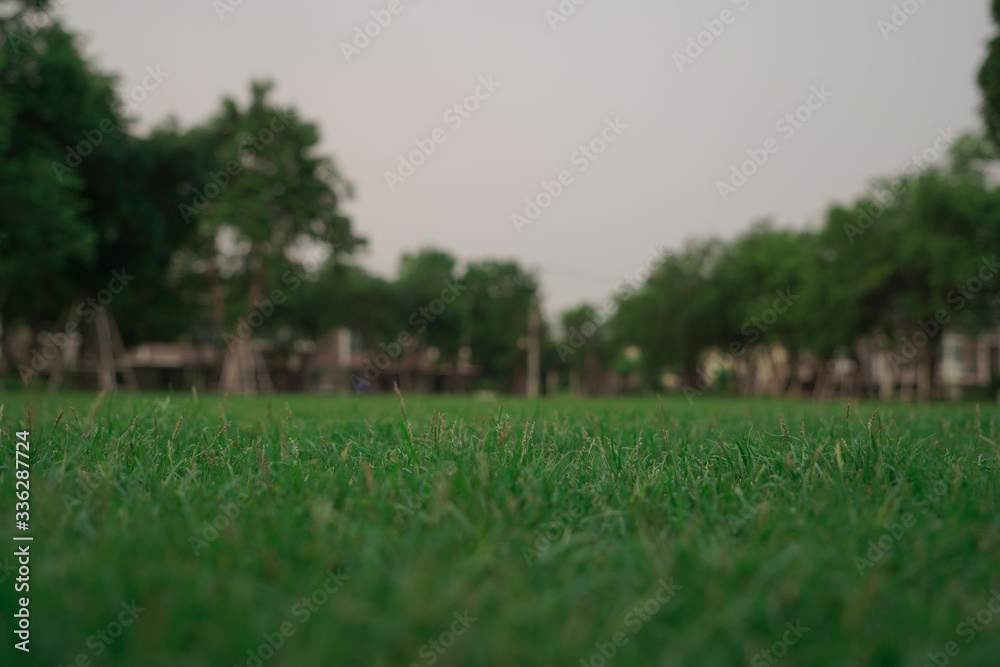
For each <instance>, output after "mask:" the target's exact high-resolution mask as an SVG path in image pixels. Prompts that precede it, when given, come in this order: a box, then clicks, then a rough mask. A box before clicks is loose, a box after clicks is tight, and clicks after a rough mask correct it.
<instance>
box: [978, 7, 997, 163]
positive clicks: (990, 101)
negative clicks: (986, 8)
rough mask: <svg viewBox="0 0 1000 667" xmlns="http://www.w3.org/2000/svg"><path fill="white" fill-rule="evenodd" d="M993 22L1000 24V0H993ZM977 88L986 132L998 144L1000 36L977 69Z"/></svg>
mask: <svg viewBox="0 0 1000 667" xmlns="http://www.w3.org/2000/svg"><path fill="white" fill-rule="evenodd" d="M992 13H993V21H994V23H997V24H1000V0H993V3H992ZM979 88H980V89H981V90H982V92H983V104H982V107H981V112H982V114H983V119H984V120H985V121H986V134H987V136H988V137H989V138H990V139H991V140H992V141H993V143H994V144H996V145H997V146H1000V36H997V37H994V38H993V40H992V41H991V42H990V43H989V47H988V52H987V55H986V61H985V62H983V65H982V67H981V68H980V70H979Z"/></svg>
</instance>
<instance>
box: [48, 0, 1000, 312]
mask: <svg viewBox="0 0 1000 667" xmlns="http://www.w3.org/2000/svg"><path fill="white" fill-rule="evenodd" d="M575 2H580V0H575ZM237 3H239V4H237ZM894 4H896V3H894V2H887V1H882V0H875V1H873V0H838V1H837V2H801V0H796V1H793V0H708V1H706V0H699V1H698V2H695V1H693V0H690V1H680V2H678V1H671V2H665V1H663V0H585V1H584V2H583V4H582V5H581V6H576V5H575V3H574V0H565V1H563V2H560V0H503V1H500V0H491V1H489V2H488V1H486V0H398V4H397V3H396V2H395V1H394V2H390V0H358V1H354V2H320V1H319V0H282V1H281V2H278V1H276V0H272V1H270V2H268V1H265V0H242V1H240V0H216V2H214V3H213V2H211V1H210V0H174V1H173V2H169V3H166V2H153V1H152V0H128V1H127V2H126V1H125V0H86V1H85V0H68V2H67V4H65V6H64V7H63V8H62V9H61V10H59V14H60V15H61V16H62V17H63V18H64V19H65V21H66V22H67V23H68V25H69V26H70V28H71V29H73V30H75V31H76V32H79V33H82V34H84V35H85V36H86V37H87V40H86V42H85V49H86V51H87V53H88V54H90V56H91V57H92V58H93V59H94V61H95V62H96V64H98V66H100V67H101V68H102V69H105V70H109V71H113V72H116V73H118V74H119V75H120V76H121V89H122V91H123V92H125V91H127V90H128V89H130V88H131V87H133V86H135V85H137V84H139V83H140V82H141V81H142V79H143V76H145V74H146V72H145V70H146V68H147V66H151V67H154V68H155V67H156V66H160V68H161V72H166V73H168V76H166V78H164V79H163V81H162V83H160V84H159V86H158V87H157V88H156V89H155V90H153V91H152V92H150V93H149V94H148V96H147V97H146V99H145V100H143V101H142V102H141V103H140V104H138V105H137V108H136V110H135V115H136V117H137V119H138V120H139V127H140V128H142V129H145V128H148V127H150V126H151V125H153V124H155V123H158V122H160V121H162V120H163V119H164V118H165V117H166V116H167V115H170V114H172V115H175V116H177V117H178V118H179V119H180V120H181V122H182V124H184V125H190V124H193V123H198V122H201V121H203V120H205V119H206V118H207V117H208V116H209V115H211V114H212V113H213V112H214V111H215V110H216V109H217V108H218V106H219V101H220V99H221V97H222V96H223V95H230V96H234V97H236V98H238V99H240V100H245V99H246V98H247V97H248V95H247V90H248V82H249V81H250V80H251V79H252V78H271V79H273V80H274V81H275V82H276V83H277V88H276V90H275V99H276V100H277V101H279V102H281V103H282V104H290V105H294V106H295V107H296V108H297V109H299V111H300V112H301V115H302V116H303V117H304V118H307V119H310V120H314V121H315V122H317V123H318V124H319V126H320V129H321V131H322V135H323V150H324V152H326V153H327V154H329V155H332V156H333V157H334V158H335V160H336V161H337V163H338V165H339V167H340V169H341V171H342V172H343V173H344V174H345V175H346V176H347V177H348V178H349V180H351V181H352V182H353V183H354V184H355V185H356V187H357V197H356V199H355V201H353V202H351V204H350V205H349V207H348V210H349V212H350V214H351V216H352V219H353V221H354V225H355V228H356V230H357V232H358V233H360V234H361V235H363V236H366V237H367V238H368V239H369V243H370V249H369V250H368V251H367V252H366V254H365V255H364V256H363V257H362V259H361V261H362V263H363V264H364V265H366V266H367V267H369V268H370V269H371V270H373V271H375V272H378V273H380V274H384V275H387V276H389V275H393V274H394V273H395V268H396V266H397V261H398V259H399V256H400V254H401V253H403V252H406V251H413V250H416V249H417V248H419V247H422V246H431V245H433V246H437V247H440V248H444V249H446V250H448V251H450V252H452V253H453V254H455V255H456V256H458V257H459V258H460V259H462V260H470V259H481V258H487V257H498V258H504V257H514V258H517V259H518V260H519V261H520V262H521V263H522V264H523V265H525V266H528V267H531V268H535V269H537V270H538V271H539V272H540V274H541V277H542V284H543V289H544V294H545V299H546V310H547V311H548V312H550V313H553V312H557V311H558V310H561V309H564V308H566V307H569V306H572V305H575V304H577V303H579V302H581V301H584V300H590V301H592V302H597V301H599V300H603V298H604V297H606V296H607V295H608V294H609V293H610V292H611V291H612V288H613V286H614V284H615V282H616V281H617V280H619V279H620V278H621V276H622V275H624V274H631V273H632V272H633V271H634V270H635V269H636V268H637V267H639V266H640V265H642V264H643V263H644V262H645V261H646V258H647V257H648V256H649V249H650V248H651V247H654V248H661V247H666V248H679V247H681V246H682V245H683V243H684V242H685V240H687V239H689V238H693V237H705V236H709V235H721V236H724V237H731V236H732V235H734V234H736V233H738V232H739V231H740V230H743V229H745V228H746V227H747V226H748V225H749V224H750V223H751V222H752V221H753V220H755V219H758V218H761V217H765V216H769V217H773V218H774V219H776V220H777V221H778V222H779V223H781V224H787V225H795V226H806V225H816V224H818V223H819V222H820V221H821V220H822V216H823V212H824V210H825V209H826V207H827V206H828V205H829V204H830V203H831V202H833V201H849V200H851V199H852V198H854V197H855V196H857V195H858V194H860V193H861V192H862V191H863V190H864V188H865V187H866V184H867V183H869V182H870V181H871V179H873V178H875V177H879V176H889V175H892V174H894V173H897V172H898V171H899V170H900V169H901V167H902V165H903V163H904V162H906V161H907V160H908V159H909V158H910V157H911V156H912V155H914V154H915V153H919V152H922V151H924V150H925V149H927V148H929V147H931V146H932V145H933V144H934V141H935V139H936V138H937V137H938V131H939V130H940V129H946V128H949V127H950V128H953V129H954V130H955V131H963V130H972V129H976V128H977V127H979V125H980V122H979V118H978V114H977V108H978V105H979V91H978V89H977V87H976V84H975V76H976V72H977V71H978V68H979V65H980V63H981V62H982V60H983V58H984V55H985V44H986V41H987V39H988V38H989V36H990V35H991V34H992V32H993V27H992V25H991V23H990V20H989V11H988V5H989V3H988V2H987V0H949V1H947V2H946V1H945V0H926V1H925V2H924V3H923V4H920V3H918V2H917V0H908V1H907V2H905V3H899V4H906V5H907V7H908V8H910V6H911V5H912V6H913V7H918V9H917V11H916V12H915V13H913V14H912V15H909V16H907V15H905V14H902V13H897V14H896V16H895V19H896V24H900V25H899V29H898V30H897V29H895V27H896V26H895V25H893V23H892V19H893V5H894ZM390 5H392V6H393V8H394V9H396V10H397V11H398V13H397V14H395V15H393V14H391V13H389V12H388V11H387V8H389V6H390ZM560 5H562V6H565V7H573V8H575V12H573V13H572V15H570V16H569V17H568V18H566V20H564V21H563V20H558V21H557V18H556V17H558V18H560V19H561V18H562V17H561V16H559V15H558V14H554V13H549V14H547V12H558V11H559V7H560ZM222 8H227V9H231V10H232V11H224V12H223V11H222ZM726 11H728V12H729V13H726V14H723V12H726ZM372 12H376V13H377V15H379V16H381V18H382V20H383V22H386V19H387V17H391V21H389V22H388V25H386V26H385V27H384V28H382V27H380V28H379V31H378V32H379V34H377V36H376V37H374V38H371V39H370V42H369V43H368V44H367V46H364V44H365V42H364V41H360V40H359V41H358V44H360V45H362V46H364V48H356V50H352V51H351V52H350V53H349V54H348V55H345V52H344V50H345V49H344V46H343V44H345V43H346V44H350V45H352V46H353V45H354V44H355V38H356V28H359V27H360V28H361V29H362V30H363V29H364V27H365V24H366V23H369V22H371V21H372V20H374V19H373V16H372ZM904 17H905V23H904V21H903V18H904ZM722 19H725V21H727V22H728V24H727V23H723V22H722ZM717 20H718V21H717ZM706 21H708V22H709V26H708V27H709V28H714V30H715V32H717V33H721V34H719V35H718V36H714V35H711V39H709V37H710V35H709V34H707V33H706V34H703V35H701V41H702V43H703V44H708V46H706V47H704V48H703V49H702V51H701V53H700V55H699V54H698V51H697V50H695V49H693V48H692V49H691V51H690V54H691V55H694V56H697V57H692V58H691V59H690V61H679V60H678V57H677V56H675V53H681V54H683V53H684V52H685V51H686V50H687V49H688V47H689V45H690V42H689V37H691V38H694V39H695V40H697V39H698V33H700V32H703V31H705V30H706V26H705V24H704V22H706ZM880 21H885V23H882V24H881V25H880V23H879V22H880ZM890 26H891V27H892V28H893V29H892V30H891V31H890V29H889V27H890ZM369 28H370V30H371V32H376V30H375V26H369ZM348 58H350V60H351V62H348ZM681 69H682V70H683V71H680V70H681ZM481 78H482V79H483V80H487V81H488V80H490V79H491V78H492V81H493V82H495V83H494V84H491V85H490V86H489V87H488V88H487V87H486V86H484V85H482V84H481V83H480V80H481ZM496 84H499V85H498V86H497V85H496ZM824 87H825V92H824V93H823V95H822V97H820V96H813V97H812V98H810V96H811V95H812V94H813V93H812V92H811V91H813V90H816V91H821V90H824ZM476 92H478V93H479V95H480V97H481V98H485V99H483V101H478V100H476V101H473V100H470V101H469V106H470V107H476V106H478V108H476V109H475V110H474V111H471V112H463V113H464V115H465V116H467V117H464V118H463V117H462V116H460V115H459V114H458V112H456V111H452V112H451V113H448V112H449V109H452V107H453V106H454V105H455V104H460V103H462V102H463V100H465V99H466V98H468V97H469V96H474V95H475V94H476ZM831 94H832V96H830V95H831ZM810 102H811V103H812V105H813V107H814V109H812V110H810V111H809V112H808V113H806V112H805V111H804V110H803V111H800V113H801V117H807V116H808V120H805V121H804V122H801V123H800V122H799V121H797V120H796V121H795V123H794V124H792V123H787V122H786V123H785V124H783V125H781V126H779V125H777V123H778V121H779V120H780V119H781V118H782V117H784V116H785V114H788V113H795V112H796V110H797V109H798V108H799V107H800V106H801V105H803V104H807V103H810ZM446 114H447V115H446ZM609 120H610V121H611V124H612V125H615V129H612V127H611V126H610V125H609V124H608V121H609ZM459 121H461V124H460V125H459ZM605 128H607V130H605ZM437 129H440V131H439V132H438V133H437V135H436V136H437V138H438V139H439V140H440V139H441V138H442V137H443V138H444V139H445V140H444V141H443V143H438V144H436V145H435V150H434V153H433V154H432V155H431V156H430V157H429V158H427V159H426V161H424V163H423V164H422V165H421V166H419V167H418V168H416V170H415V172H414V173H413V174H412V175H410V176H409V177H407V178H406V179H405V180H403V182H401V183H400V182H394V184H393V187H394V191H391V190H390V186H389V185H388V184H387V180H386V175H385V174H386V172H393V171H395V170H397V169H398V168H399V156H400V155H401V154H409V153H411V152H412V151H414V150H417V147H416V145H415V142H416V141H418V140H420V141H423V142H424V145H425V146H429V144H428V143H427V142H426V140H428V139H430V141H431V142H433V141H434V140H433V138H432V135H433V133H434V131H435V130H437ZM602 133H604V134H605V137H606V138H608V139H611V138H614V141H613V142H612V143H609V144H608V145H607V147H606V150H605V151H604V152H603V153H602V154H601V155H596V154H594V153H591V154H590V155H591V156H592V157H588V156H586V155H585V154H584V153H582V152H577V151H579V150H580V148H581V146H585V145H589V144H591V142H595V140H597V141H596V142H595V144H594V149H595V150H600V149H601V148H602V142H603V139H601V140H598V139H599V138H600V137H601V136H602ZM769 139H773V142H772V143H771V144H769V145H770V147H771V148H772V150H775V151H776V152H773V153H771V154H769V155H768V159H767V162H766V164H764V165H763V166H762V167H760V168H759V170H757V172H756V173H755V174H754V175H753V176H751V177H750V178H749V179H747V182H746V183H745V184H744V185H742V187H740V188H739V189H738V190H736V191H735V192H732V191H730V192H728V193H727V201H725V202H724V201H723V197H722V196H721V195H720V192H719V187H718V182H719V181H725V180H728V179H729V177H730V176H731V171H732V167H733V165H734V164H739V163H742V162H743V161H744V160H746V159H748V155H747V151H748V150H753V151H756V155H757V156H758V158H762V154H761V152H760V150H759V149H762V148H764V146H765V144H766V142H767V141H768V140H769ZM748 170H749V168H748ZM564 171H565V172H566V173H564V174H563V177H564V182H565V183H568V185H559V186H555V185H550V186H549V188H550V190H552V191H553V192H558V190H559V188H560V187H561V188H562V191H561V193H559V195H558V197H556V198H555V199H554V201H553V202H552V203H551V205H550V206H549V207H548V208H547V209H545V210H544V211H543V212H542V213H541V215H540V216H538V217H537V219H535V220H534V221H533V222H532V223H531V224H530V225H522V226H521V230H520V233H519V231H518V229H517V228H516V226H515V224H514V223H513V222H512V219H511V216H512V215H513V214H515V213H518V214H521V215H524V214H525V208H526V206H527V205H526V203H525V199H526V198H533V199H535V198H537V197H538V196H539V195H540V194H541V193H545V189H544V188H543V185H542V182H543V181H546V182H550V183H551V182H552V181H558V179H559V176H560V173H561V172H564ZM542 203H547V202H546V201H545V197H542Z"/></svg>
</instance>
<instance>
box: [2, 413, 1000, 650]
mask: <svg viewBox="0 0 1000 667" xmlns="http://www.w3.org/2000/svg"><path fill="white" fill-rule="evenodd" d="M0 403H3V404H4V406H3V417H2V422H0V428H2V429H3V431H4V434H3V435H0V442H2V443H3V450H2V452H3V454H2V456H0V512H2V514H0V541H2V543H3V544H5V545H11V546H4V547H3V548H2V549H0V566H2V565H3V564H4V558H5V557H7V555H8V554H12V553H13V551H14V546H12V545H14V544H15V543H14V542H13V541H12V540H11V538H12V536H13V535H14V534H16V533H17V531H15V530H14V528H13V522H14V516H13V513H14V508H13V504H14V493H15V491H14V475H13V467H14V454H13V450H14V445H13V441H14V440H16V436H15V432H16V431H19V430H21V429H23V428H24V426H25V424H26V419H30V432H31V443H32V444H31V463H32V472H31V500H30V503H31V530H30V533H31V534H32V535H33V536H34V538H35V540H34V542H32V545H31V552H32V559H31V591H30V595H31V606H30V611H31V619H32V626H31V627H32V639H31V649H32V650H31V653H30V654H27V655H26V654H23V653H21V652H17V651H13V650H12V649H10V648H9V647H10V644H11V643H12V641H11V639H12V638H13V635H12V625H11V620H12V615H13V613H14V611H15V608H16V607H15V605H16V599H17V597H19V596H20V595H21V594H15V593H14V590H13V576H16V575H13V574H12V575H7V576H5V575H3V574H2V572H0V578H3V579H5V581H3V583H0V612H2V618H0V626H2V629H3V635H4V640H3V643H2V646H3V649H2V651H0V664H5V665H6V664H12V665H38V666H43V665H44V666H45V667H50V666H54V665H69V664H73V661H74V660H75V659H76V658H77V656H78V655H80V654H83V655H84V658H83V659H82V660H86V661H87V662H88V663H89V664H93V665H129V666H151V667H157V666H160V665H163V666H164V667H165V666H167V665H170V666H192V667H194V666H202V665H203V666H205V667H209V666H211V667H228V666H230V665H247V664H248V661H249V664H250V665H251V667H252V666H253V665H256V664H258V663H257V662H256V661H254V660H252V659H250V656H249V655H248V650H256V649H258V647H260V646H261V645H262V644H264V643H265V639H264V635H268V634H272V635H273V633H279V634H280V632H281V628H282V624H283V623H284V624H286V625H285V628H286V630H289V629H290V630H293V631H294V634H290V636H289V637H288V638H287V639H284V640H283V642H282V644H283V645H282V646H281V648H280V649H279V650H278V651H276V652H275V654H274V655H273V657H271V658H270V659H268V660H265V661H263V664H266V665H275V666H277V665H289V666H292V665H294V666H304V667H309V666H312V665H317V666H320V665H322V666H326V665H359V666H366V667H367V666H371V667H378V666H382V665H386V666H388V665H392V666H394V667H406V666H407V665H411V664H416V665H430V664H432V663H431V657H433V658H434V662H433V664H435V665H445V666H447V665H477V666H479V665H511V666H521V665H546V666H548V665H567V666H568V667H569V666H573V665H580V664H581V662H580V661H581V660H583V661H584V663H583V664H593V665H595V667H599V666H600V665H601V664H603V662H602V660H603V658H602V657H600V658H593V656H594V655H595V654H596V655H597V656H600V653H598V651H599V646H600V645H603V646H604V648H605V650H607V651H609V652H610V647H612V646H613V647H614V650H615V656H614V657H613V658H611V659H610V660H607V661H606V662H607V664H609V665H622V666H625V665H657V666H659V665H699V666H700V665H706V666H714V665H753V666H754V667H756V666H757V665H770V664H772V662H771V661H769V660H766V659H765V658H763V657H762V656H761V655H760V653H759V652H760V651H762V650H764V649H766V648H768V647H771V646H772V645H774V644H775V642H780V641H781V640H782V636H783V633H785V632H786V630H787V626H786V623H792V624H793V625H794V624H795V623H796V622H798V623H801V626H802V627H804V628H808V631H807V632H805V634H803V635H802V636H801V639H798V640H797V642H796V643H795V644H794V645H792V646H790V647H788V648H787V653H786V654H784V655H783V657H781V658H780V659H779V660H778V662H777V664H781V665H788V666H792V665H914V666H915V667H919V666H920V665H923V664H925V663H927V662H928V658H927V653H928V652H932V653H940V652H943V651H945V650H946V645H947V644H948V642H956V646H955V648H957V649H958V650H959V651H960V652H959V654H958V655H957V656H956V657H952V658H948V659H949V664H952V665H964V666H968V667H973V666H978V665H984V666H985V665H996V664H998V660H1000V659H998V658H997V656H998V655H1000V614H998V615H997V617H996V618H993V619H992V620H991V622H989V623H987V624H986V625H984V626H979V627H981V628H982V630H981V631H971V630H969V631H963V630H962V629H961V628H960V627H959V624H960V623H963V621H964V620H965V619H966V617H967V616H970V615H972V616H975V614H976V613H977V612H978V611H980V610H982V609H985V608H987V607H986V606H987V603H988V602H989V600H990V597H991V590H992V589H994V588H996V589H998V590H1000V511H998V510H1000V506H998V505H1000V503H998V499H1000V488H998V483H997V482H998V469H1000V448H998V444H997V443H998V442H1000V411H998V410H997V408H996V407H994V406H989V407H985V406H984V407H983V408H982V409H981V411H977V409H976V408H975V407H974V406H966V405H932V406H923V405H907V404H889V405H883V406H882V407H881V409H880V411H879V413H878V416H876V417H875V418H874V420H872V415H873V413H874V412H875V408H876V406H875V405H868V404H862V405H854V406H852V407H851V413H850V417H849V418H846V417H845V407H846V405H845V404H843V403H839V404H813V403H804V402H791V401H762V402H752V401H735V400H734V401H727V400H716V399H709V398H705V399H702V400H698V401H696V402H695V403H694V404H693V405H688V403H687V402H686V401H684V400H683V399H670V400H664V401H663V402H662V403H661V402H659V401H658V400H656V399H629V400H619V399H615V400H571V399H565V400H543V401H540V402H531V401H526V400H523V399H502V401H501V402H494V401H477V400H473V399H463V398H442V397H406V410H407V413H408V423H409V425H410V429H409V430H408V429H407V427H406V425H405V424H406V422H404V419H403V416H402V414H401V412H400V407H399V405H398V403H397V402H396V400H395V398H394V397H376V398H315V397H298V396H296V397H284V396H279V397H273V398H271V399H268V398H236V397H229V398H223V397H218V396H201V397H200V398H198V399H195V398H194V397H192V396H190V395H173V396H170V397H168V396H166V395H157V396H151V395H137V396H129V395H109V396H107V397H105V398H104V399H103V400H101V401H100V402H96V403H95V396H94V395H78V394H74V395H56V396H43V395H18V394H8V395H6V396H0ZM29 403H30V417H29V416H27V411H26V408H27V406H28V404H29ZM70 406H72V408H73V409H75V413H74V412H73V410H71V409H70ZM870 420H872V421H871V424H870V425H869V422H870ZM782 424H784V425H785V426H784V427H783V426H782ZM175 431H176V434H175ZM410 431H412V435H411V433H410ZM174 434H175V435H174ZM227 513H228V516H227ZM212 521H215V522H216V523H217V524H218V525H219V526H220V527H221V530H219V531H218V535H217V536H216V535H214V533H213V532H212V530H211V529H206V522H208V523H211V522H212ZM886 524H889V528H886V527H885V526H886ZM894 524H899V526H895V525H894ZM904 524H905V525H904ZM546 533H547V536H546ZM891 533H895V536H893V537H891V538H890V537H886V535H887V534H891ZM880 538H881V539H882V543H883V545H888V546H889V548H888V549H887V550H886V551H885V552H884V553H877V552H874V551H873V552H872V553H871V554H868V552H869V550H870V548H871V546H872V541H875V542H874V544H875V546H876V547H877V544H878V540H879V539H880ZM198 539H202V540H204V541H203V542H199V541H198ZM196 552H197V553H196ZM866 554H868V555H872V556H875V558H872V559H871V560H872V562H871V564H862V565H861V567H862V568H863V569H864V572H863V573H861V572H859V563H860V560H859V559H867V556H866ZM327 572H332V573H333V574H338V573H339V574H340V575H342V576H343V577H344V578H343V581H342V585H340V586H339V588H337V586H338V585H337V584H336V583H334V582H333V581H331V582H330V583H328V588H330V589H336V592H335V593H333V594H332V595H331V596H330V597H329V600H328V601H326V602H318V603H317V604H314V603H313V602H310V603H309V604H310V605H313V610H311V611H309V614H308V619H306V618H304V617H305V609H307V607H305V606H299V607H296V606H295V605H296V604H300V605H301V602H300V600H301V598H303V596H310V595H312V594H313V593H314V592H316V591H317V590H320V589H321V587H322V585H323V584H324V580H327V579H328V577H329V576H330V575H328V574H327ZM661 582H663V583H661ZM671 582H672V583H673V584H675V585H677V586H679V587H680V588H679V589H678V590H676V591H675V594H673V596H672V597H671V596H670V594H668V593H667V592H666V590H665V589H664V588H663V586H664V584H669V583H671ZM658 592H659V593H660V595H661V598H660V599H661V600H664V599H667V598H669V600H668V601H666V602H665V603H662V604H661V602H653V601H654V600H655V599H656V598H655V595H656V594H657V593H658ZM324 595H325V593H324V594H323V595H317V596H316V600H317V601H321V600H322V598H323V597H324ZM133 600H134V601H135V604H136V605H137V606H138V607H139V608H141V609H143V610H144V611H142V612H140V613H139V614H138V616H137V618H136V619H135V621H134V623H132V624H131V625H129V626H128V627H126V628H125V629H124V631H123V633H122V634H121V636H120V637H119V638H117V639H115V640H113V642H112V643H111V644H110V646H109V647H108V648H106V650H104V652H103V654H102V655H100V656H99V657H98V656H96V655H95V654H96V652H97V648H96V647H100V646H104V643H103V641H101V640H99V639H96V638H94V639H89V646H88V638H91V637H92V636H94V635H95V633H97V632H98V631H99V630H100V631H104V630H105V629H107V628H108V627H109V625H111V627H112V630H115V629H116V628H115V627H114V626H113V623H114V622H115V620H116V618H117V617H118V616H119V615H120V613H121V610H122V604H123V603H125V604H129V603H131V602H132V601H133ZM647 603H648V605H649V606H648V608H647V610H648V613H647V612H641V611H640V613H639V614H637V613H636V607H637V606H638V607H639V609H640V610H641V609H642V606H643V605H645V604H647ZM994 605H995V608H1000V607H997V603H994ZM466 611H468V614H469V615H470V616H471V617H474V618H476V619H477V620H475V622H471V620H469V619H468V617H467V624H468V623H471V625H470V627H469V628H468V630H467V631H464V632H463V634H461V636H458V637H455V638H454V642H453V644H451V646H450V648H448V649H447V650H445V651H444V653H443V654H441V653H438V652H436V651H435V649H434V647H433V646H432V645H430V644H429V642H431V641H438V640H439V639H443V641H444V643H451V642H450V641H449V635H447V634H445V635H444V636H443V637H442V633H445V632H446V631H448V630H449V627H451V626H453V625H454V627H455V629H456V630H464V626H463V625H462V624H460V623H459V624H457V625H456V623H457V622H456V621H455V616H454V615H455V614H456V613H457V614H458V615H460V616H461V615H462V614H464V613H466ZM991 616H992V614H991ZM984 617H985V614H984ZM616 633H621V634H616ZM970 634H971V635H972V636H971V637H970V636H969V635H970ZM786 636H788V635H786ZM615 639H617V640H618V643H619V646H615V644H614V640H615ZM966 639H969V640H970V641H968V642H966ZM782 648H784V647H782V646H779V647H778V651H779V652H783V651H782ZM264 655H265V657H266V656H267V651H266V650H265V651H264ZM940 657H941V656H939V658H940ZM945 657H946V656H945ZM592 658H593V659H592ZM78 664H81V665H84V664H87V663H84V662H80V663H78Z"/></svg>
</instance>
